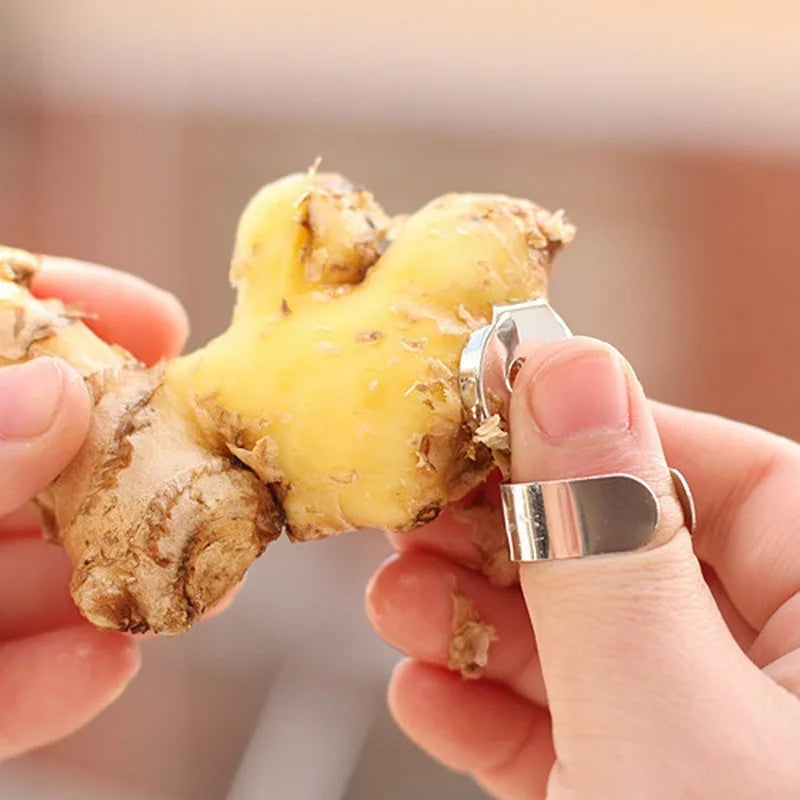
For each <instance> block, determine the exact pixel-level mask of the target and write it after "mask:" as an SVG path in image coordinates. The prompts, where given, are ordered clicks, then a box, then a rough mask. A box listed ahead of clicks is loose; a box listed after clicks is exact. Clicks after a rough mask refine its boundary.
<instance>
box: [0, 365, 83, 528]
mask: <svg viewBox="0 0 800 800" xmlns="http://www.w3.org/2000/svg"><path fill="white" fill-rule="evenodd" d="M0 375H1V376H2V387H0V475H2V476H3V480H2V481H0V515H3V514H5V513H8V512H11V511H14V510H15V509H17V508H19V507H20V506H22V505H23V504H24V503H26V502H28V501H29V500H31V499H32V498H33V497H34V496H35V495H36V494H38V493H39V492H40V491H41V490H42V489H44V488H45V487H46V486H48V485H49V484H50V483H52V481H53V480H54V479H55V478H56V477H57V476H58V475H59V473H60V472H61V471H62V470H63V469H64V468H65V467H66V466H67V464H69V462H70V461H71V460H72V459H73V458H74V456H75V455H76V453H77V452H78V450H79V449H80V447H81V445H82V443H83V441H84V439H85V438H86V434H87V432H88V430H89V422H90V417H91V400H90V398H89V394H88V392H87V390H86V387H85V385H84V383H83V380H82V379H81V377H80V375H78V374H77V373H76V372H75V371H74V370H73V369H72V368H71V367H70V366H69V365H68V364H66V362H64V361H62V360H61V359H53V358H37V359H33V360H31V361H28V362H25V363H23V364H19V365H14V366H11V367H7V368H5V369H4V370H2V371H0Z"/></svg>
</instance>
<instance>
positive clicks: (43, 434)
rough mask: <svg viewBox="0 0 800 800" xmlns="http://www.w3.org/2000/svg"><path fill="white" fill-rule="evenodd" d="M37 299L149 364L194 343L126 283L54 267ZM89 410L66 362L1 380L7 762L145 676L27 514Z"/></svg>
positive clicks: (66, 458)
mask: <svg viewBox="0 0 800 800" xmlns="http://www.w3.org/2000/svg"><path fill="white" fill-rule="evenodd" d="M33 291H34V293H35V294H37V295H39V296H42V297H45V296H46V297H58V298H60V299H62V300H64V301H65V302H67V303H69V304H71V305H79V306H80V307H82V308H83V309H84V310H85V311H86V313H87V322H88V324H89V325H90V327H92V328H93V329H94V331H95V332H96V333H97V334H98V335H100V336H102V337H103V338H105V339H107V340H108V341H110V342H114V343H117V344H120V345H122V346H123V347H125V348H126V349H128V350H130V351H131V352H132V353H133V354H134V355H136V356H137V357H138V358H140V359H142V360H143V361H145V362H146V363H154V362H155V361H157V360H159V359H161V358H170V357H173V356H175V355H177V354H178V353H179V352H180V350H181V349H182V347H183V344H184V342H185V340H186V336H187V333H188V323H187V320H186V315H185V314H184V312H183V310H182V309H181V307H180V305H179V303H178V302H177V300H175V298H174V297H172V296H171V295H169V294H168V293H167V292H163V291H161V290H160V289H156V288H155V287H153V286H150V285H149V284H147V283H145V282H144V281H141V280H138V279H136V278H134V277H132V276H130V275H125V274H123V273H120V272H116V271H114V270H110V269H108V268H104V267H97V266H94V265H87V264H82V263H78V262H72V261H68V260H64V259H54V258H47V259H45V260H44V268H43V270H42V272H41V273H40V274H39V275H38V276H37V277H36V280H35V282H34V285H33ZM90 409H91V401H90V399H89V397H88V394H87V392H86V389H85V387H84V384H83V381H82V380H81V378H80V377H79V376H78V375H77V373H75V372H74V371H73V370H72V369H71V368H70V367H69V366H67V365H66V364H65V363H64V362H61V361H58V360H55V359H48V358H41V359H36V360H34V361H31V362H28V363H26V364H24V365H22V366H18V367H7V368H4V369H2V370H0V759H3V758H8V757H10V756H14V755H17V754H19V753H22V752H24V751H26V750H29V749H31V748H33V747H38V746H40V745H43V744H46V743H48V742H52V741H55V740H56V739H60V738H61V737H63V736H66V735H67V734H69V733H71V732H73V731H74V730H76V729H78V728H80V727H81V726H83V725H84V724H85V723H86V722H88V721H89V720H90V719H91V718H92V717H94V716H95V715H96V714H97V713H98V712H99V711H101V710H102V709H103V708H105V707H106V706H107V705H108V704H109V703H111V702H112V701H113V700H114V699H115V698H116V697H118V696H119V694H120V693H121V692H122V691H123V689H124V688H125V686H126V685H127V684H128V682H129V681H130V680H131V679H132V678H133V676H134V675H135V673H136V671H137V669H138V667H139V648H138V644H137V642H136V640H135V639H134V638H132V637H130V636H126V635H123V634H118V633H107V632H103V631H99V630H97V629H95V628H94V627H93V626H92V625H90V624H89V623H88V622H86V621H85V620H84V619H83V617H81V616H80V614H79V613H78V612H77V610H76V609H75V606H74V604H73V602H72V599H71V598H70V595H69V577H70V574H71V571H72V567H71V565H70V563H69V559H68V558H67V556H66V554H65V553H64V551H63V550H62V549H61V548H60V547H54V546H53V545H50V544H46V543H45V542H44V541H42V537H41V532H40V530H39V526H38V521H37V517H36V516H35V515H34V514H33V512H32V511H31V510H30V509H29V508H28V507H26V506H25V504H26V503H27V502H28V501H29V500H30V499H32V498H33V497H34V496H35V495H36V494H37V492H39V491H40V490H41V489H43V488H44V487H45V486H47V485H48V484H49V483H50V482H51V481H52V480H53V478H54V477H55V476H56V475H57V474H58V473H59V472H60V471H61V470H62V469H63V468H64V467H65V466H66V465H67V464H68V463H69V462H70V460H71V459H72V458H73V456H74V455H75V453H76V452H77V451H78V448H79V447H80V445H81V443H82V441H83V438H84V436H85V435H86V431H87V430H88V427H89V416H90V413H91V411H90Z"/></svg>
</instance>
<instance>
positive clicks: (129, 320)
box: [31, 256, 189, 364]
mask: <svg viewBox="0 0 800 800" xmlns="http://www.w3.org/2000/svg"><path fill="white" fill-rule="evenodd" d="M31 291H32V292H33V294H35V295H36V296H37V297H57V298H58V299H60V300H62V301H63V302H65V303H66V304H67V305H70V306H75V307H77V308H79V309H81V310H83V311H85V312H86V314H87V317H86V319H85V322H86V325H87V326H88V327H89V328H91V329H92V330H93V331H94V332H95V333H96V334H97V335H98V336H100V337H101V338H102V339H105V340H106V341H107V342H110V343H112V344H118V345H121V346H122V347H124V348H125V349H126V350H128V351H130V352H131V353H133V355H135V356H136V357H137V358H138V359H140V360H141V361H143V362H144V363H145V364H153V363H155V362H156V361H158V360H160V359H162V358H172V357H174V356H176V355H178V353H180V351H181V350H182V348H183V346H184V344H185V343H186V339H187V337H188V335H189V322H188V318H187V316H186V312H185V311H184V310H183V307H182V306H181V304H180V302H179V301H178V300H177V298H176V297H175V296H174V295H172V294H170V293H169V292H166V291H164V290H163V289H159V288H157V287H156V286H153V285H152V284H150V283H147V281H144V280H142V279H141V278H137V277H135V276H134V275H130V274H128V273H125V272H119V271H118V270H115V269H111V268H110V267H104V266H100V265H98V264H89V263H86V262H84V261H74V260H72V259H68V258H59V257H56V256H44V257H43V258H42V268H41V270H40V271H39V272H38V273H37V274H36V275H35V276H34V279H33V282H32V285H31Z"/></svg>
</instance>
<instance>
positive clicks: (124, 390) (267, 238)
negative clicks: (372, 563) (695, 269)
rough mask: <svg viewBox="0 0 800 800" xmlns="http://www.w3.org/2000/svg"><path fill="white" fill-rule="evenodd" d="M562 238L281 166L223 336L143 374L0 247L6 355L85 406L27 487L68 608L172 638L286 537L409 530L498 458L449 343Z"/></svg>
mask: <svg viewBox="0 0 800 800" xmlns="http://www.w3.org/2000/svg"><path fill="white" fill-rule="evenodd" d="M572 234H573V229H572V227H571V226H570V225H569V224H568V223H565V222H564V220H563V217H562V216H561V215H560V214H550V213H549V212H547V211H545V210H543V209H541V208H539V207H537V206H535V205H533V204H532V203H529V202H527V201H524V200H514V199H511V198H508V197H505V196H500V195H497V196H495V195H455V194H454V195H447V196H444V197H442V198H439V199H438V200H435V201H433V202H432V203H430V204H428V205H427V206H425V207H424V208H423V209H422V210H421V211H419V212H418V213H417V214H415V215H413V216H411V217H407V218H391V217H388V216H387V215H386V214H385V213H384V212H383V210H382V209H381V208H380V207H379V206H378V205H377V204H376V203H375V201H374V199H373V198H372V196H371V195H370V194H369V193H367V192H366V191H364V190H362V189H357V188H355V187H354V186H353V185H352V184H350V183H349V182H348V181H346V180H345V179H344V178H342V177H341V176H338V175H333V174H318V173H316V172H315V171H314V170H312V171H310V172H309V173H307V174H296V175H291V176H289V177H287V178H284V179H283V180H280V181H277V182H275V183H273V184H270V185H268V186H266V187H264V188H263V189H262V190H261V191H260V192H259V193H258V194H257V195H256V196H255V197H254V198H253V200H252V201H251V202H250V204H249V205H248V207H247V208H246V209H245V211H244V213H243V215H242V218H241V221H240V223H239V228H238V232H237V236H236V244H235V248H234V254H233V259H232V263H231V280H232V282H233V284H234V285H235V286H236V287H237V290H238V299H237V303H236V308H235V311H234V315H233V321H232V323H231V326H230V328H229V329H228V331H227V332H225V333H224V334H222V335H221V336H219V337H218V338H217V339H215V340H213V341H212V342H210V343H209V344H208V345H207V346H206V347H204V348H202V349H201V350H199V351H197V352H195V353H193V354H190V355H188V356H185V357H183V358H180V359H177V360H175V361H173V362H170V363H167V364H161V365H157V366H156V367H153V368H149V369H148V368H146V367H144V366H143V365H142V364H140V363H138V362H137V361H136V360H135V359H134V358H133V357H132V356H131V355H130V354H128V353H126V352H124V351H122V350H121V349H120V348H117V347H112V346H109V345H107V344H105V343H104V342H102V341H100V340H99V339H98V338H97V337H95V336H94V334H92V333H91V332H90V331H89V329H88V328H86V326H84V325H83V323H82V322H81V321H80V319H79V318H78V315H76V314H74V313H72V312H70V311H69V310H67V309H65V308H64V307H63V305H62V304H61V303H60V302H58V301H55V300H47V301H41V300H37V299H35V298H34V297H33V296H32V295H31V294H30V293H29V292H28V290H27V285H28V282H29V280H30V277H31V275H32V274H33V272H34V271H35V270H36V269H37V259H36V258H35V257H33V256H31V255H30V254H27V253H24V252H22V251H18V250H11V249H3V248H0V366H2V365H8V364H13V363H18V362H21V361H25V360H27V359H30V358H35V357H37V356H41V355H52V356H58V357H61V358H63V359H64V360H66V361H67V362H69V363H70V364H72V366H74V367H75V368H76V369H77V370H78V371H79V372H80V373H81V375H82V376H83V377H84V379H85V381H86V383H87V386H88V388H89V390H90V391H91V393H92V396H93V398H94V402H95V408H94V414H93V420H92V425H91V430H90V433H89V437H88V439H87V441H86V443H85V444H84V446H83V448H82V450H81V451H80V453H79V454H78V456H77V457H76V459H75V460H74V461H73V463H72V464H71V465H70V466H69V467H68V468H67V470H65V471H64V472H63V473H62V474H61V475H60V476H59V478H58V479H57V480H56V481H55V482H54V483H53V484H52V485H51V486H50V487H49V488H48V489H47V490H46V491H45V492H43V493H42V494H41V495H40V496H39V497H38V498H37V502H38V504H39V506H40V508H41V510H42V515H43V520H44V522H45V527H46V530H47V531H48V533H49V535H50V536H51V537H52V538H53V540H55V541H57V542H59V543H60V544H62V545H63V546H64V547H65V549H66V550H67V552H68V554H69V556H70V558H71V560H72V563H73V565H74V567H75V572H74V575H73V578H72V583H71V590H72V595H73V598H74V600H75V602H76V605H77V606H78V608H79V609H80V610H81V612H82V613H83V614H84V615H85V616H86V617H87V618H88V619H89V620H90V621H92V622H93V623H94V624H95V625H97V626H98V627H101V628H105V629H110V630H127V631H136V632H142V631H146V630H152V631H154V632H156V633H162V634H174V633H180V632H181V631H184V630H186V629H187V628H188V627H189V625H191V623H192V621H193V620H194V619H195V618H196V617H197V616H199V615H200V614H202V613H203V612H204V611H206V610H207V609H208V608H210V607H211V606H213V605H214V603H216V602H217V601H218V600H219V599H220V598H221V597H222V596H223V595H224V594H225V593H226V592H227V591H228V590H229V589H231V588H232V587H233V586H234V585H235V584H236V583H237V582H238V581H239V580H240V579H241V578H242V576H243V574H244V572H245V570H246V569H247V567H248V566H249V565H250V563H251V562H252V561H253V560H254V559H255V558H256V557H257V556H258V555H259V554H260V553H261V552H262V551H263V550H264V548H265V547H266V545H267V543H268V542H269V541H271V540H272V539H274V538H276V537H277V536H279V535H280V533H281V532H282V531H284V530H285V531H286V532H287V533H288V534H289V535H290V536H291V537H292V538H293V539H295V540H310V539H316V538H320V537H324V536H329V535H332V534H336V533H340V532H343V531H347V530H352V529H356V528H361V527H375V528H381V529H384V530H391V531H406V530H410V529H412V528H414V527H417V526H419V525H421V524H424V523H425V522H428V521H430V520H431V519H433V518H434V517H435V516H436V515H437V514H438V513H439V512H440V511H441V510H442V509H443V508H444V506H445V505H446V504H447V503H449V502H450V501H453V500H457V499H459V498H461V497H463V496H464V495H465V494H466V492H468V491H469V490H470V489H472V488H473V487H474V486H476V485H477V484H478V483H480V481H481V480H483V478H484V477H485V476H486V475H487V473H488V472H489V470H490V469H491V468H492V467H493V465H494V464H495V462H496V460H501V459H496V458H495V455H494V453H493V451H492V450H491V449H490V448H489V447H487V446H486V444H483V443H482V442H481V441H479V440H476V439H475V438H474V433H475V427H476V426H475V421H474V420H471V419H470V418H469V417H468V415H467V414H466V412H465V411H464V410H463V407H462V405H461V400H460V393H459V382H458V378H459V375H458V363H459V358H460V354H461V351H462V349H463V347H464V344H465V343H466V340H467V338H468V336H469V334H470V333H471V331H472V330H474V329H475V328H476V327H477V326H479V325H482V324H485V323H486V322H487V321H488V320H489V319H490V318H491V311H492V306H493V305H497V304H505V303H511V302H515V301H518V300H522V299H526V298H531V297H537V296H544V295H545V293H546V288H547V277H548V273H549V268H550V264H551V260H552V257H553V255H554V254H555V252H556V251H557V250H558V249H559V248H560V247H561V246H562V244H564V243H566V242H568V241H569V240H570V239H571V237H572Z"/></svg>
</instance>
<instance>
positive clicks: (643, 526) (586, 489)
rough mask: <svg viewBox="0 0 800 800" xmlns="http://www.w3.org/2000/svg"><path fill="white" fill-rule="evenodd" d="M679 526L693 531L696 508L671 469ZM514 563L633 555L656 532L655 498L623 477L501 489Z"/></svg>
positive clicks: (641, 484) (680, 477)
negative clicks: (682, 524) (678, 505)
mask: <svg viewBox="0 0 800 800" xmlns="http://www.w3.org/2000/svg"><path fill="white" fill-rule="evenodd" d="M670 473H671V475H672V480H673V484H674V485H675V492H676V494H677V496H678V499H679V500H680V503H681V506H682V508H683V515H684V522H685V524H686V527H687V528H688V529H689V531H690V532H693V531H694V526H695V519H696V515H695V508H694V501H693V500H692V494H691V491H690V489H689V485H688V484H687V482H686V479H685V478H684V477H683V475H681V473H680V472H678V470H675V469H671V470H670ZM500 488H501V497H502V501H503V515H504V517H505V523H506V534H507V536H508V544H509V550H510V553H511V559H512V560H513V561H547V560H551V559H556V558H579V557H582V556H592V555H600V554H603V553H617V552H625V551H629V550H638V549H639V548H641V547H643V546H644V545H646V544H647V542H649V541H650V539H651V538H652V536H653V534H654V533H655V531H656V529H657V528H658V520H659V506H658V498H657V497H656V496H655V493H654V492H653V490H652V489H651V488H650V487H649V486H648V485H647V484H646V483H645V482H644V481H642V480H640V479H639V478H637V477H635V476H633V475H628V474H626V473H618V474H613V475H599V476H596V477H591V478H576V479H572V480H562V481H543V482H541V483H507V484H503V485H502V486H501V487H500Z"/></svg>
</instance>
